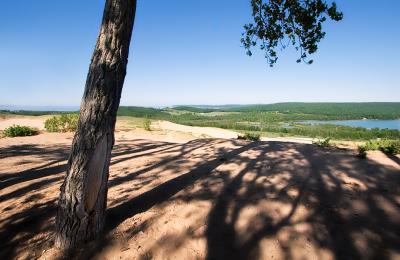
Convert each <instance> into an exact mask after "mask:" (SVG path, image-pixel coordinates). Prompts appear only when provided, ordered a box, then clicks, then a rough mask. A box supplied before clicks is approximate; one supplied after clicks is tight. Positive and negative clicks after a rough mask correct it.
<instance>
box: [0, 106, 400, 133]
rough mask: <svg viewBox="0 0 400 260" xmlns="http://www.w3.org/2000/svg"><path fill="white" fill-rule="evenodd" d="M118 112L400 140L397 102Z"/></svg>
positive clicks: (182, 121) (260, 129)
mask: <svg viewBox="0 0 400 260" xmlns="http://www.w3.org/2000/svg"><path fill="white" fill-rule="evenodd" d="M75 111H76V109H75ZM69 112H71V111H69ZM2 113H3V114H17V115H50V114H58V113H60V111H56V110H53V111H44V110H43V109H42V110H41V111H26V110H17V111H6V110H3V111H2ZM64 113H65V111H64ZM76 113H78V112H76ZM118 116H128V117H135V118H148V119H151V120H167V121H171V122H174V123H178V124H183V125H189V126H203V127H218V128H224V129H232V130H237V131H241V132H257V133H260V134H261V135H262V136H282V137H283V136H302V137H311V138H328V137H329V138H332V139H338V140H370V139H376V138H386V139H400V123H399V122H400V121H399V120H400V119H399V118H400V103H277V104H267V105H224V106H175V107H171V108H145V107H128V106H121V107H120V108H119V110H118Z"/></svg>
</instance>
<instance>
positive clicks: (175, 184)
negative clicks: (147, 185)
mask: <svg viewBox="0 0 400 260" xmlns="http://www.w3.org/2000/svg"><path fill="white" fill-rule="evenodd" d="M254 145H255V144H254V143H253V144H248V145H245V146H243V147H241V148H238V149H236V150H233V151H231V152H229V153H226V154H225V156H224V158H223V159H221V158H217V159H214V160H212V161H208V162H206V163H203V164H201V165H199V166H197V167H196V168H195V169H193V170H191V171H189V172H187V173H184V174H182V175H180V176H178V177H176V178H174V179H172V180H169V181H167V182H165V183H163V184H161V185H159V186H157V187H156V188H154V189H152V190H150V191H147V192H145V193H143V194H141V195H139V196H138V197H136V198H134V199H132V200H130V201H127V202H124V203H122V204H120V205H118V206H115V207H113V208H110V209H109V210H108V216H107V225H106V226H107V229H108V231H109V230H111V229H114V228H115V227H116V226H118V224H119V223H121V222H123V221H124V220H125V219H127V218H130V217H132V216H134V215H135V214H138V213H140V212H143V211H146V210H148V209H150V208H151V207H153V206H154V205H156V204H160V203H162V202H164V201H166V200H168V199H169V198H171V197H172V196H173V195H175V194H176V193H178V192H179V191H181V190H182V189H184V188H186V187H188V186H190V185H192V184H193V183H194V182H196V181H197V180H199V179H200V178H205V177H207V176H208V175H209V174H210V173H211V172H212V170H213V169H215V168H217V167H218V166H219V165H221V164H223V163H224V162H225V161H227V160H230V159H232V158H233V157H235V156H237V155H239V154H240V153H242V152H244V151H246V150H248V149H250V148H251V147H253V146H254Z"/></svg>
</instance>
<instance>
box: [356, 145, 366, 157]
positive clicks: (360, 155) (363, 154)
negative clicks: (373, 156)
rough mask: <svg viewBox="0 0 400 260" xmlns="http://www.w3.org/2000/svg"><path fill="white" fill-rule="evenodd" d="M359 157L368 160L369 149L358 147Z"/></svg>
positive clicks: (363, 146)
mask: <svg viewBox="0 0 400 260" xmlns="http://www.w3.org/2000/svg"><path fill="white" fill-rule="evenodd" d="M357 149H358V155H357V156H358V157H359V158H361V159H365V158H367V147H366V146H365V145H359V146H358V148H357Z"/></svg>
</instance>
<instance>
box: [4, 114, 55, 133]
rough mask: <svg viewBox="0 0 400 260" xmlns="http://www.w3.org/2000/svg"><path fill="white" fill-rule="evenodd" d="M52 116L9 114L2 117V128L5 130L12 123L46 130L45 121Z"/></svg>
mask: <svg viewBox="0 0 400 260" xmlns="http://www.w3.org/2000/svg"><path fill="white" fill-rule="evenodd" d="M50 117H51V116H7V117H5V118H4V119H0V130H4V129H6V128H7V127H10V126H12V125H23V126H29V127H33V128H36V129H39V130H44V121H46V119H48V118H50Z"/></svg>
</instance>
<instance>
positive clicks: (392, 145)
mask: <svg viewBox="0 0 400 260" xmlns="http://www.w3.org/2000/svg"><path fill="white" fill-rule="evenodd" d="M379 149H380V150H381V151H382V152H384V153H386V154H393V155H396V154H399V153H400V141H392V142H389V143H387V144H386V145H384V146H380V147H379Z"/></svg>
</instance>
